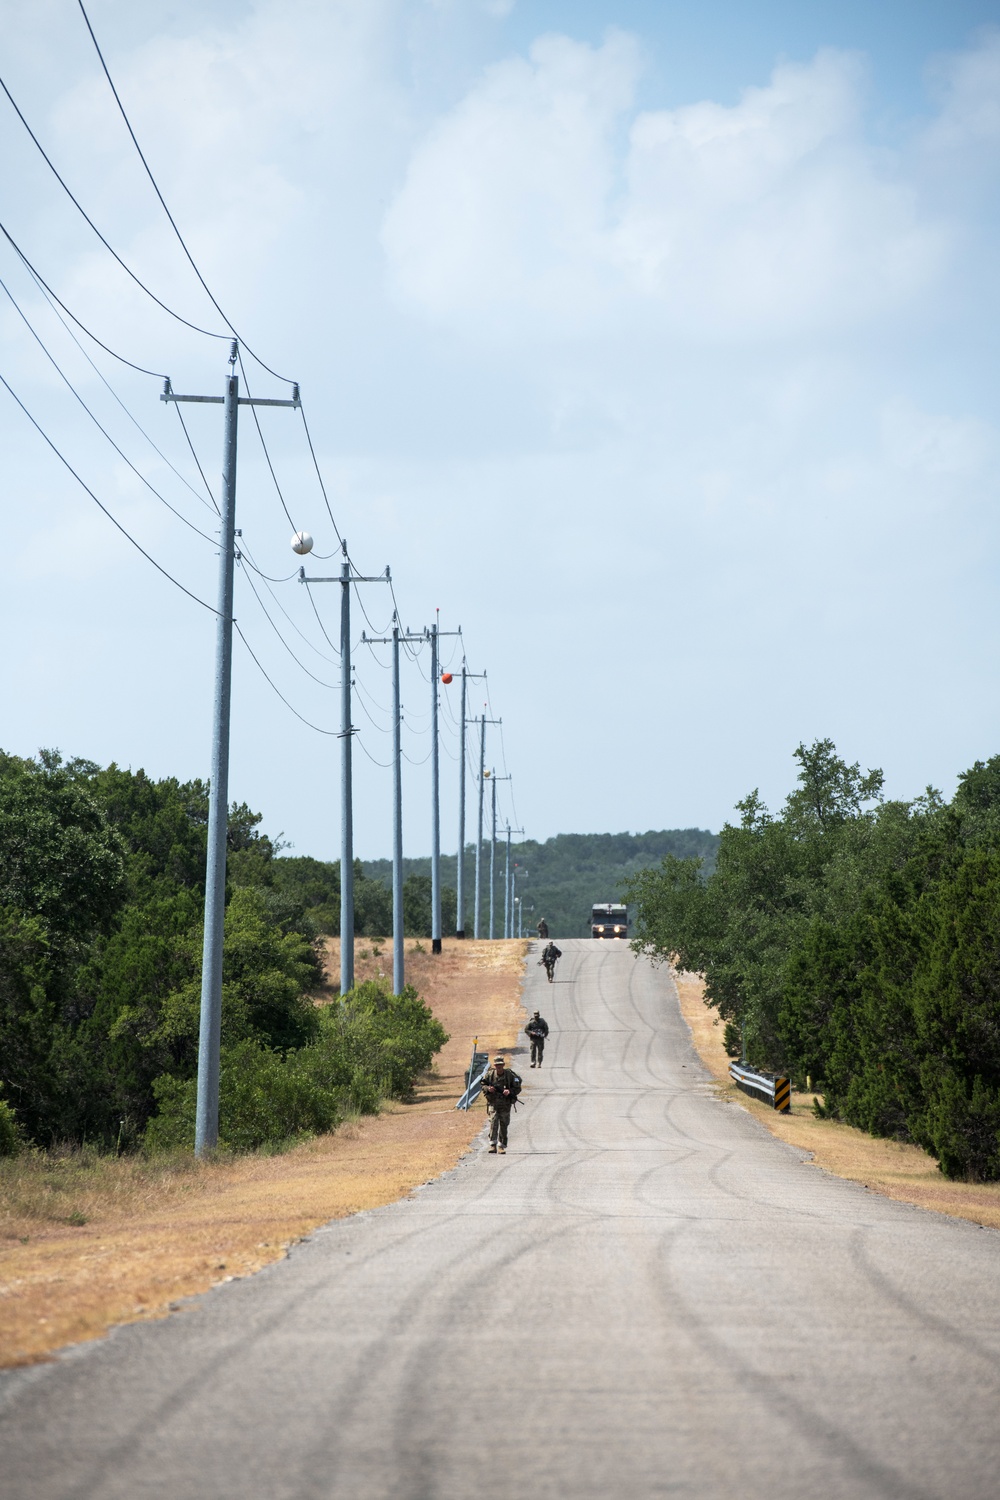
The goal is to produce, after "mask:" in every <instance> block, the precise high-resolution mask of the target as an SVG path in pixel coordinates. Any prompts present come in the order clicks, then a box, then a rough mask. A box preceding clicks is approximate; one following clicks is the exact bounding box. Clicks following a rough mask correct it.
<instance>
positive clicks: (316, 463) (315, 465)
mask: <svg viewBox="0 0 1000 1500" xmlns="http://www.w3.org/2000/svg"><path fill="white" fill-rule="evenodd" d="M299 411H300V413H301V414H302V426H303V427H304V428H305V434H306V442H307V443H308V444H309V453H310V456H311V458H312V461H313V468H314V469H315V470H316V478H317V479H318V481H319V487H320V492H321V493H322V496H323V503H324V505H325V506H326V513H327V515H328V516H329V517H330V525H331V526H332V527H333V531H334V535H335V536H336V538H337V541H338V542H339V544H340V546H341V547H343V545H344V538H343V537H342V536H341V534H340V530H339V528H338V526H337V523H336V521H335V520H334V518H333V510H332V508H331V506H330V498H329V496H328V495H327V493H326V485H325V484H324V483H323V475H322V474H321V473H320V467H319V459H318V458H317V457H316V449H315V448H314V447H313V440H312V434H311V433H310V431H309V423H308V422H307V421H306V409H305V407H304V406H303V404H302V401H301V399H300V401H299ZM327 556H328V557H333V556H334V554H333V553H332V552H329V553H327ZM391 587H392V585H391V582H390V589H391ZM393 602H395V596H393Z"/></svg>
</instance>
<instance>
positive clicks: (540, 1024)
mask: <svg viewBox="0 0 1000 1500" xmlns="http://www.w3.org/2000/svg"><path fill="white" fill-rule="evenodd" d="M524 1032H525V1035H526V1036H527V1037H528V1038H529V1039H530V1041H531V1066H532V1067H533V1068H536V1067H537V1068H540V1067H541V1066H542V1053H543V1052H544V1051H545V1038H546V1037H547V1036H548V1034H549V1023H548V1021H545V1020H543V1019H542V1017H541V1016H532V1018H531V1020H530V1021H529V1022H528V1024H527V1026H526V1027H525V1028H524Z"/></svg>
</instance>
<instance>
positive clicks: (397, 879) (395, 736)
mask: <svg viewBox="0 0 1000 1500" xmlns="http://www.w3.org/2000/svg"><path fill="white" fill-rule="evenodd" d="M361 639H362V641H363V642H364V644H365V645H367V646H388V645H389V644H391V645H392V992H393V994H394V995H401V994H402V993H403V986H404V985H405V983H406V973H405V963H404V955H403V937H404V933H403V746H402V737H401V732H400V731H401V726H402V723H403V712H402V708H401V705H400V701H399V643H400V641H422V640H424V639H425V637H424V635H423V634H419V635H412V634H411V633H410V632H409V631H408V630H407V631H401V630H400V628H399V617H398V616H397V615H396V614H395V613H394V614H393V617H392V635H391V636H384V635H382V636H373V635H365V633H364V631H362V632H361Z"/></svg>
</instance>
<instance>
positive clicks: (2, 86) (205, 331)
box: [0, 78, 229, 339]
mask: <svg viewBox="0 0 1000 1500" xmlns="http://www.w3.org/2000/svg"><path fill="white" fill-rule="evenodd" d="M0 89H3V91H4V93H5V94H6V95H7V98H8V100H9V101H10V105H11V108H12V109H13V111H14V113H15V114H16V115H17V118H18V119H19V120H20V122H21V124H22V125H23V126H24V128H25V130H26V131H27V132H28V134H29V135H30V136H31V139H32V140H33V141H34V143H35V145H36V146H37V147H38V150H39V152H40V153H41V156H42V160H43V161H44V162H45V165H46V166H47V167H48V168H49V170H50V172H51V173H52V175H53V177H54V178H55V179H56V181H57V182H58V184H59V186H60V187H61V188H62V190H63V192H64V193H65V194H66V196H67V198H68V199H69V201H70V202H71V203H72V205H73V207H74V208H75V209H77V211H78V212H79V213H80V214H82V216H83V218H84V219H85V220H86V222H87V223H88V224H89V225H90V227H91V229H92V230H93V231H94V233H95V234H96V235H97V238H98V239H99V240H100V242H101V244H102V245H103V246H104V248H105V250H107V251H108V253H109V255H111V256H113V257H114V259H115V260H116V261H117V262H118V264H119V265H120V266H121V268H122V270H123V271H124V272H125V274H126V275H127V276H131V278H132V280H133V281H134V282H135V284H136V286H137V287H140V288H141V289H142V290H143V291H144V292H145V293H146V296H147V297H151V298H152V299H153V301H154V302H155V303H156V305H157V307H162V308H163V311H164V312H165V313H169V314H170V316H171V317H172V318H176V319H177V321H178V323H183V324H184V326H185V328H190V329H192V331H193V332H194V333H203V334H205V335H206V336H207V337H208V338H210V339H225V338H228V337H229V335H228V334H227V333H212V332H211V331H210V330H209V329H208V328H200V327H199V326H198V324H197V323H192V322H190V320H189V319H187V318H182V317H181V315H180V313H179V312H174V310H173V308H172V307H168V306H167V304H166V303H165V302H164V301H163V300H162V298H160V297H158V296H157V295H156V293H155V292H153V291H150V289H149V287H148V286H147V285H146V283H145V282H144V281H142V280H141V279H140V278H139V277H138V276H137V275H136V274H135V272H134V271H133V270H132V268H131V266H129V265H126V263H125V261H123V260H122V258H121V256H120V255H119V254H118V251H117V250H116V249H115V248H114V246H113V245H110V244H109V243H108V241H107V240H106V239H105V237H104V235H103V234H102V233H101V231H100V230H99V229H98V227H97V225H96V224H95V223H94V221H93V219H92V218H91V217H90V215H89V214H88V212H87V210H86V209H85V208H84V206H83V204H82V203H81V202H80V200H79V198H77V197H76V195H75V194H74V193H73V192H72V190H71V189H70V187H69V184H68V183H67V182H66V180H65V178H64V177H62V176H61V175H60V173H59V172H58V170H57V168H56V165H55V162H54V161H53V160H52V158H51V156H49V154H48V152H47V151H46V150H45V147H44V146H43V145H42V143H41V141H40V140H39V139H38V137H37V135H36V134H35V132H34V131H33V130H32V128H31V126H30V125H29V124H28V122H27V120H26V119H25V118H24V115H23V114H22V113H21V110H20V108H19V106H18V104H17V101H16V100H15V98H14V96H13V94H12V93H11V91H10V89H9V88H8V87H7V85H6V84H5V83H4V81H3V79H2V78H0Z"/></svg>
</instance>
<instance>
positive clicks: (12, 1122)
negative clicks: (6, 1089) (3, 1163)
mask: <svg viewBox="0 0 1000 1500" xmlns="http://www.w3.org/2000/svg"><path fill="white" fill-rule="evenodd" d="M21 1145H22V1141H21V1131H20V1128H19V1126H18V1123H17V1117H16V1116H15V1114H14V1111H13V1110H12V1109H11V1107H10V1105H9V1104H8V1103H7V1101H6V1099H0V1156H16V1155H17V1153H18V1152H19V1151H20V1149H21Z"/></svg>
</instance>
